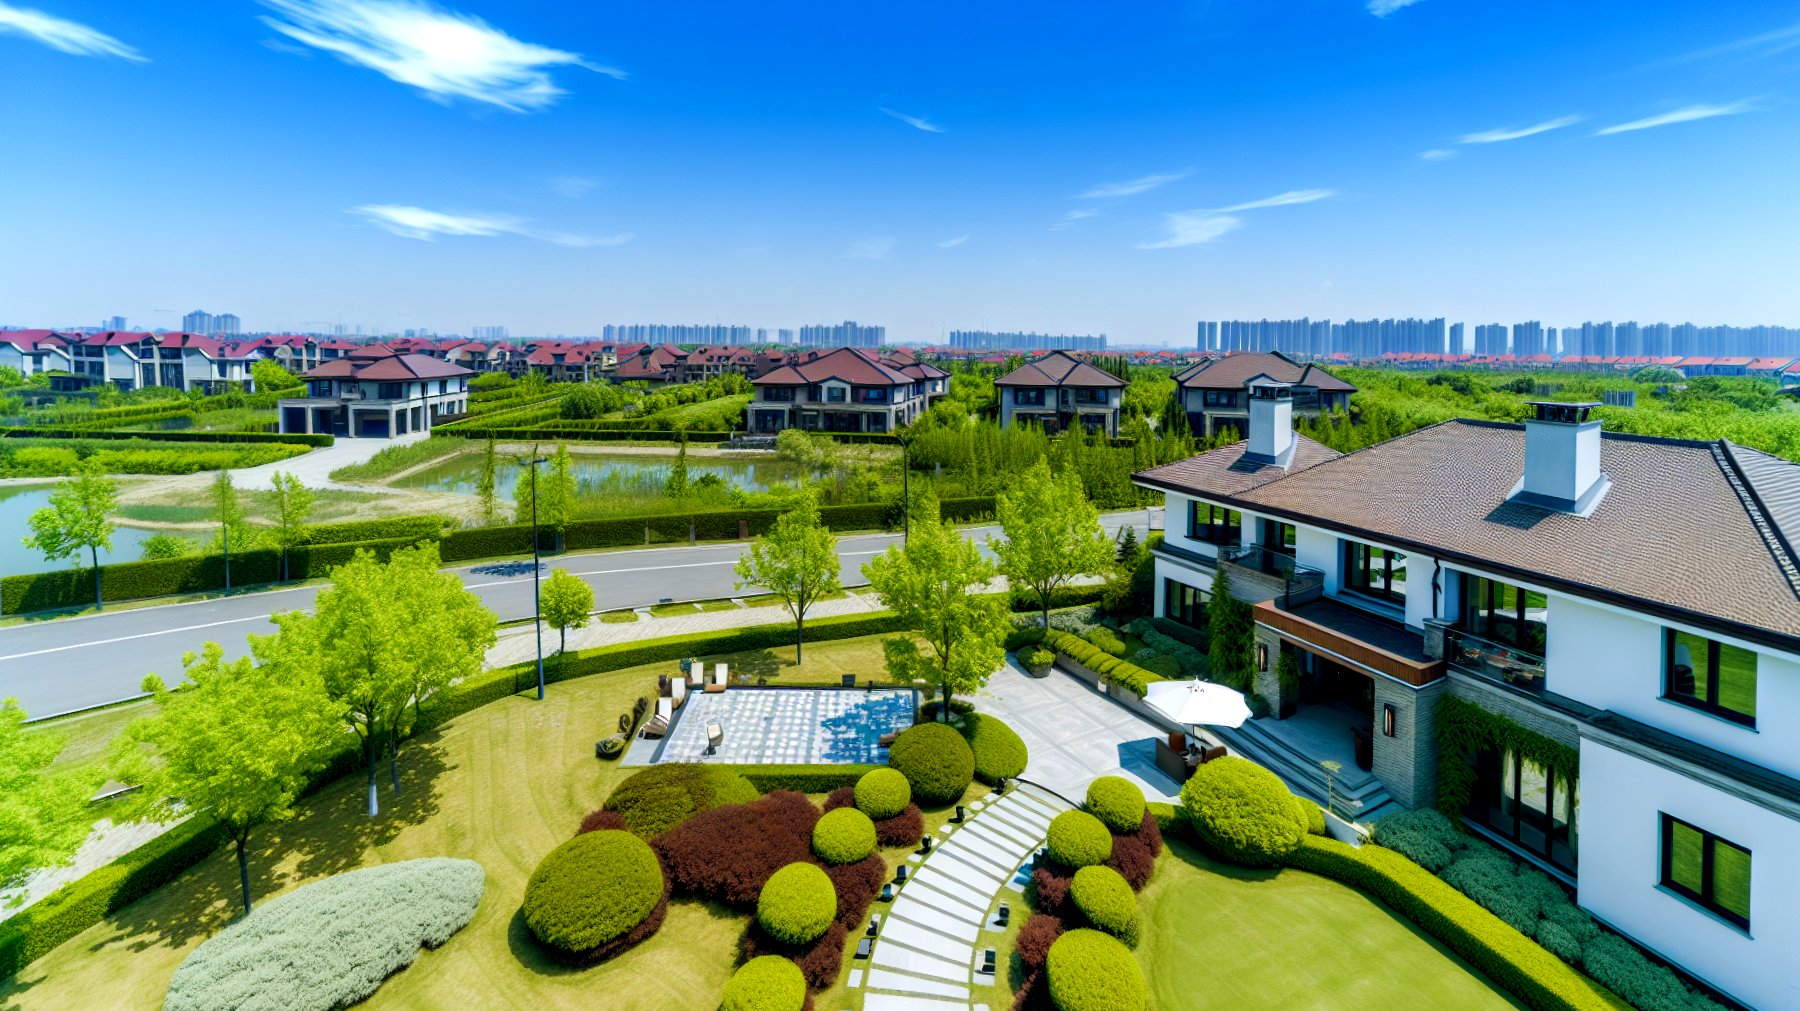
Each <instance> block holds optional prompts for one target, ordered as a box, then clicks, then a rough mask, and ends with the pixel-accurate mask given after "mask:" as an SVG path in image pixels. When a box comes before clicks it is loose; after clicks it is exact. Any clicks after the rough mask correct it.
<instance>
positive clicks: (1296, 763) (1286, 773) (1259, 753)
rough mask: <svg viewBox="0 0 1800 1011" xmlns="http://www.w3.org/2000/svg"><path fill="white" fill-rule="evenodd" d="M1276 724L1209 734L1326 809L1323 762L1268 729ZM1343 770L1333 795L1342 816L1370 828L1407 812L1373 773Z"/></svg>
mask: <svg viewBox="0 0 1800 1011" xmlns="http://www.w3.org/2000/svg"><path fill="white" fill-rule="evenodd" d="M1274 722H1275V721H1274V719H1273V718H1272V717H1264V718H1263V719H1260V720H1246V721H1244V724H1243V725H1242V726H1240V727H1238V728H1236V729H1230V728H1226V727H1208V728H1207V731H1208V732H1209V733H1212V734H1215V735H1217V736H1218V738H1219V740H1221V741H1223V742H1225V746H1226V747H1228V748H1230V749H1231V750H1232V751H1234V752H1241V753H1242V754H1243V756H1244V757H1245V758H1248V759H1250V760H1251V761H1253V762H1255V763H1257V764H1258V765H1261V766H1262V767H1264V768H1266V769H1268V770H1269V771H1270V772H1273V773H1275V775H1277V776H1280V777H1281V779H1282V781H1283V782H1285V783H1287V785H1288V788H1289V789H1291V790H1293V791H1294V792H1295V793H1297V794H1299V795H1300V796H1302V797H1307V798H1310V799H1312V800H1314V801H1317V802H1318V804H1319V806H1320V807H1323V806H1325V798H1326V785H1325V784H1326V777H1325V770H1324V769H1323V768H1322V767H1320V765H1319V759H1318V758H1314V757H1313V756H1311V755H1307V754H1305V753H1304V752H1302V751H1301V750H1300V749H1299V748H1297V747H1295V746H1294V745H1293V744H1292V743H1290V742H1289V741H1287V740H1286V739H1284V738H1283V737H1282V736H1281V735H1280V734H1279V733H1278V732H1274V731H1271V730H1270V729H1269V728H1268V727H1267V726H1265V725H1266V724H1270V723H1274ZM1340 761H1341V760H1340ZM1343 766H1344V767H1343V768H1342V769H1341V770H1339V771H1338V772H1337V773H1336V774H1335V775H1334V776H1333V777H1332V779H1333V782H1332V784H1331V791H1330V792H1331V796H1332V797H1334V798H1335V799H1336V802H1337V803H1336V807H1337V812H1338V814H1340V815H1347V816H1348V817H1349V819H1350V820H1351V821H1354V822H1360V823H1362V824H1369V823H1371V822H1373V821H1374V820H1375V819H1377V818H1380V817H1381V816H1382V815H1384V814H1392V813H1393V812H1395V811H1404V810H1406V808H1405V807H1404V806H1402V805H1401V804H1400V802H1399V801H1396V800H1395V799H1394V798H1393V797H1392V796H1391V795H1389V794H1388V791H1387V787H1386V786H1385V785H1383V783H1382V782H1381V780H1379V779H1376V778H1375V776H1374V774H1373V773H1369V772H1365V771H1363V770H1362V769H1359V768H1357V767H1356V764H1355V763H1354V762H1343Z"/></svg>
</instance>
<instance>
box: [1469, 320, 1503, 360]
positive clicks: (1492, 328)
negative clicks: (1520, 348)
mask: <svg viewBox="0 0 1800 1011" xmlns="http://www.w3.org/2000/svg"><path fill="white" fill-rule="evenodd" d="M1471 353H1472V354H1477V355H1482V356H1485V357H1489V358H1498V357H1499V356H1501V355H1503V354H1506V324H1505V323H1481V324H1477V325H1476V327H1475V350H1474V351H1473V352H1471Z"/></svg>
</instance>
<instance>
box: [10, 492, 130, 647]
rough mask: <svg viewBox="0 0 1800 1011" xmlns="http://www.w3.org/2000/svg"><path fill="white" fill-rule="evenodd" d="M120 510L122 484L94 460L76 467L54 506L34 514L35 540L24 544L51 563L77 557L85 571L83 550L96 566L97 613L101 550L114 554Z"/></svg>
mask: <svg viewBox="0 0 1800 1011" xmlns="http://www.w3.org/2000/svg"><path fill="white" fill-rule="evenodd" d="M118 507H119V484H118V482H116V481H114V480H113V479H112V478H109V477H107V476H106V475H105V474H102V473H101V472H100V464H99V463H98V462H96V461H95V460H93V459H92V458H90V459H88V460H85V461H83V462H81V463H78V464H76V470H75V476H74V477H71V478H69V479H68V480H67V481H64V482H62V483H61V484H59V485H57V486H56V490H55V491H53V492H51V493H50V504H49V505H46V506H44V507H43V508H41V509H38V510H37V511H35V512H33V513H32V514H31V518H30V519H28V520H26V521H25V522H26V523H27V524H28V525H29V526H30V527H31V536H30V537H22V538H20V541H21V542H22V543H24V545H25V546H26V547H28V548H31V549H33V550H35V551H41V552H43V553H44V557H45V558H47V559H49V560H51V561H61V560H62V559H64V558H68V557H71V556H74V557H75V559H76V563H75V565H76V568H80V567H81V561H80V556H81V549H82V548H86V549H87V550H88V557H89V558H90V560H92V562H93V563H94V610H96V611H98V610H102V607H103V605H102V603H101V600H100V549H101V548H105V549H106V550H107V551H111V550H112V534H113V530H114V529H115V528H114V526H113V521H112V514H113V510H114V509H117V508H118Z"/></svg>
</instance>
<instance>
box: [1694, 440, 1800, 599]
mask: <svg viewBox="0 0 1800 1011" xmlns="http://www.w3.org/2000/svg"><path fill="white" fill-rule="evenodd" d="M1707 445H1708V446H1709V447H1710V448H1711V449H1712V454H1713V460H1714V462H1716V463H1717V464H1718V465H1719V470H1720V471H1721V472H1722V473H1723V474H1724V475H1725V483H1726V484H1727V485H1730V486H1731V490H1732V492H1733V494H1735V495H1737V497H1738V501H1739V502H1740V503H1742V504H1743V506H1744V511H1745V512H1746V513H1748V514H1749V516H1750V524H1751V526H1754V527H1755V528H1756V532H1757V534H1758V536H1760V537H1761V538H1762V539H1763V543H1764V544H1765V545H1767V546H1768V548H1769V554H1771V555H1773V556H1774V557H1775V565H1776V567H1778V568H1780V569H1781V574H1782V576H1784V577H1785V578H1786V579H1787V583H1788V589H1790V590H1792V591H1793V593H1794V596H1795V598H1796V599H1800V564H1796V563H1795V560H1794V549H1793V546H1792V545H1790V544H1789V543H1788V542H1787V537H1786V536H1784V535H1783V534H1782V532H1781V527H1780V526H1779V525H1777V524H1776V523H1775V520H1774V517H1772V516H1771V515H1770V514H1769V510H1768V506H1767V505H1765V504H1764V503H1763V500H1762V496H1761V495H1759V494H1757V491H1756V485H1755V484H1754V483H1752V482H1751V481H1750V478H1749V477H1748V476H1747V475H1746V474H1745V473H1744V471H1743V468H1742V467H1741V466H1740V465H1739V463H1738V460H1737V457H1736V456H1734V455H1732V452H1731V450H1732V444H1731V440H1729V439H1720V440H1719V441H1717V442H1712V443H1707Z"/></svg>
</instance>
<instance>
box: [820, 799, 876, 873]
mask: <svg viewBox="0 0 1800 1011" xmlns="http://www.w3.org/2000/svg"><path fill="white" fill-rule="evenodd" d="M812 848H813V852H814V853H816V854H818V857H819V859H820V860H823V861H825V862H826V863H828V864H853V863H855V862H857V861H858V860H861V859H862V858H863V857H866V856H868V855H869V854H870V853H873V852H875V823H874V822H873V821H870V820H869V816H868V815H866V814H863V813H862V812H861V811H858V810H857V809H856V808H853V807H840V808H838V809H837V810H835V811H827V812H826V813H825V817H823V818H820V819H819V823H818V824H817V825H814V826H813V836H812Z"/></svg>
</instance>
